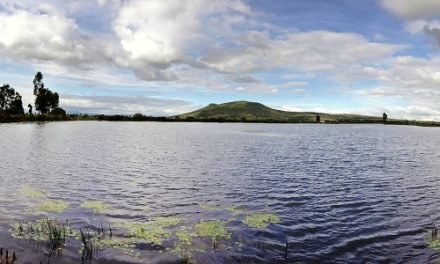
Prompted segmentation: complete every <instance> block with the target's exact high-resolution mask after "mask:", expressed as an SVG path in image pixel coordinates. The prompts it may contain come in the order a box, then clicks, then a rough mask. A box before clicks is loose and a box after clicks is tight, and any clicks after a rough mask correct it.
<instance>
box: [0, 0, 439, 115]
mask: <svg viewBox="0 0 440 264" xmlns="http://www.w3.org/2000/svg"><path fill="white" fill-rule="evenodd" d="M439 48H440V1H438V0H417V1H408V0H331V1H330V0H75V1H73V0H70V1H69V0H38V1H37V0H33V1H31V0H20V1H15V0H0V80H1V81H2V82H3V83H4V84H6V83H7V84H10V85H11V86H12V87H14V88H15V89H16V90H17V91H18V92H20V93H21V94H22V96H23V103H24V105H27V104H28V103H33V101H34V97H33V95H32V91H33V84H32V80H33V77H34V76H35V74H36V72H38V71H41V72H42V73H43V76H44V79H43V82H44V83H45V86H46V87H48V88H49V89H51V90H53V91H56V92H58V93H59V94H60V106H61V107H63V108H64V109H66V110H67V111H68V112H70V113H91V114H95V113H103V114H134V113H143V114H146V115H156V116H157V115H174V114H179V113H184V112H188V111H192V110H195V109H198V108H200V107H203V106H206V105H208V104H209V103H223V102H228V101H235V100H248V101H256V102H260V103H263V104H265V105H267V106H270V107H273V108H276V109H281V110H287V111H320V112H330V113H358V114H368V115H376V116H381V115H382V113H383V112H386V113H387V114H388V117H389V118H405V119H423V120H437V121H440V104H439V103H438V102H440V53H439Z"/></svg>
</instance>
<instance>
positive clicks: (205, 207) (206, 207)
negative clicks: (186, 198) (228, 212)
mask: <svg viewBox="0 0 440 264" xmlns="http://www.w3.org/2000/svg"><path fill="white" fill-rule="evenodd" d="M199 206H200V208H202V209H203V210H206V211H218V210H222V208H221V207H219V206H216V205H212V204H199Z"/></svg>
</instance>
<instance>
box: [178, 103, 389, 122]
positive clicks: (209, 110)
mask: <svg viewBox="0 0 440 264" xmlns="http://www.w3.org/2000/svg"><path fill="white" fill-rule="evenodd" d="M317 116H319V117H320V122H325V123H382V122H383V119H382V117H375V116H364V115H351V114H326V113H317V112H287V111H281V110H276V109H272V108H269V107H267V106H265V105H263V104H260V103H255V102H247V101H235V102H229V103H224V104H210V105H208V106H206V107H204V108H202V109H199V110H196V111H194V112H190V113H186V114H181V115H178V116H176V118H178V119H183V120H194V121H225V122H231V121H247V122H285V123H315V122H316V118H317ZM390 121H392V120H390Z"/></svg>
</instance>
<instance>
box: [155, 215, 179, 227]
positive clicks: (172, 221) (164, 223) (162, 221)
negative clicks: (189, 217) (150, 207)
mask: <svg viewBox="0 0 440 264" xmlns="http://www.w3.org/2000/svg"><path fill="white" fill-rule="evenodd" d="M179 222H180V219H179V218H176V217H155V218H152V219H150V221H149V222H147V223H148V225H154V226H160V227H171V226H175V225H177V224H178V223H179Z"/></svg>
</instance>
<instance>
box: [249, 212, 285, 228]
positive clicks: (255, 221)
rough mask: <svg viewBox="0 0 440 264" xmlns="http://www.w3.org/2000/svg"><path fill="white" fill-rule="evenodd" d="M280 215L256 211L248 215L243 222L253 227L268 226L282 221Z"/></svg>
mask: <svg viewBox="0 0 440 264" xmlns="http://www.w3.org/2000/svg"><path fill="white" fill-rule="evenodd" d="M280 221H281V220H280V218H279V217H278V215H276V214H273V213H256V214H252V215H248V216H246V218H245V219H244V220H243V223H244V224H245V225H247V226H248V227H252V228H266V227H267V226H268V225H269V224H278V223H280Z"/></svg>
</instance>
